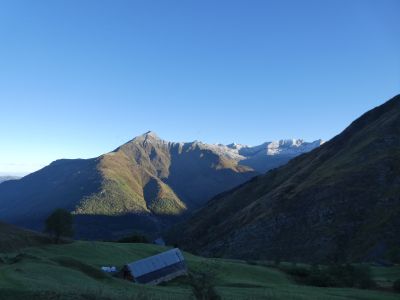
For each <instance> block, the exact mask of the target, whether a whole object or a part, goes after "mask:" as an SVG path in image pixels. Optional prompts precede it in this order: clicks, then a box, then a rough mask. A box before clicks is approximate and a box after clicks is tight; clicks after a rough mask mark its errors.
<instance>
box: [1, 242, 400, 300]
mask: <svg viewBox="0 0 400 300" xmlns="http://www.w3.org/2000/svg"><path fill="white" fill-rule="evenodd" d="M165 250H167V248H165V247H160V246H156V245H149V244H127V243H123V244H120V243H104V242H83V241H80V242H73V243H69V244H63V245H49V246H45V247H33V248H29V249H24V255H19V259H18V260H17V261H15V260H13V258H14V257H15V255H16V253H6V254H1V253H0V258H4V263H3V264H0V278H1V280H0V299H1V300H26V299H29V300H55V299H57V300H61V299H62V300H89V299H96V300H121V299H123V300H138V299H159V300H180V299H182V300H188V299H196V297H195V295H194V293H193V289H192V286H191V283H192V284H193V282H194V281H193V280H188V278H185V277H182V278H177V279H175V280H173V281H171V282H168V283H164V284H162V285H158V286H153V285H139V284H135V283H133V282H130V281H127V280H123V279H120V278H116V277H114V276H111V275H109V274H107V273H103V272H102V271H101V269H100V268H101V267H102V266H116V267H117V268H118V269H121V268H122V267H123V266H124V265H125V264H126V263H127V262H132V261H136V260H138V259H142V258H145V257H148V256H151V255H155V254H157V253H160V252H162V251H165ZM184 257H185V260H186V263H187V267H188V270H189V272H190V273H191V274H194V275H195V278H197V277H200V278H203V277H201V276H200V275H201V274H206V279H205V281H204V282H205V284H207V287H208V286H209V284H210V282H212V285H214V286H215V292H216V293H217V294H218V296H220V298H221V299H224V300H225V299H235V300H248V299H273V300H288V299H290V300H316V299H318V300H320V299H324V300H349V299H357V300H371V299H374V300H398V295H397V294H395V293H392V292H385V291H379V290H361V289H355V288H320V287H312V286H304V285H299V284H296V283H295V282H294V281H293V280H291V279H290V278H288V276H287V275H286V274H285V273H283V272H281V271H279V270H278V269H276V268H270V267H267V266H264V265H255V264H254V263H253V264H251V265H250V264H246V263H245V262H243V261H235V260H223V259H206V258H202V257H198V256H194V255H191V254H189V253H184ZM396 274H399V268H398V267H397V268H396V267H392V268H373V269H372V276H373V279H374V280H376V281H377V283H378V284H379V286H380V287H381V286H382V288H384V287H385V286H391V285H392V283H393V280H395V279H396ZM196 282H199V283H197V286H203V285H200V284H204V283H202V282H203V281H200V280H198V281H196ZM381 283H382V285H381ZM197 294H198V293H197ZM210 298H211V297H207V298H206V297H204V298H203V299H210ZM214 299H216V297H214Z"/></svg>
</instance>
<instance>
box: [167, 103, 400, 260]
mask: <svg viewBox="0 0 400 300" xmlns="http://www.w3.org/2000/svg"><path fill="white" fill-rule="evenodd" d="M175 230H176V232H179V234H176V232H175ZM171 236H172V238H173V239H174V237H175V239H174V240H175V242H178V243H179V245H181V246H183V247H186V249H188V250H191V251H195V252H197V253H200V254H203V255H208V256H213V257H215V256H217V257H228V258H243V259H269V260H271V259H279V260H288V261H307V262H332V261H357V260H358V261H362V260H373V259H377V258H379V259H382V258H383V259H390V255H391V253H393V251H396V249H400V96H396V97H394V98H392V99H391V100H390V101H388V102H386V103H385V104H383V105H381V106H379V107H377V108H374V109H372V110H371V111H369V112H367V113H365V114H364V115H363V116H361V117H360V118H359V119H357V120H356V121H354V122H353V123H352V124H351V125H350V126H349V127H348V128H346V129H345V130H344V131H343V132H342V133H341V134H339V135H337V136H336V137H334V138H333V139H332V140H330V141H329V142H326V143H325V144H323V145H322V146H321V147H319V148H317V149H314V150H313V151H311V152H309V153H306V154H303V155H300V156H298V157H296V158H294V159H293V160H291V161H290V162H289V163H288V164H286V165H284V166H281V167H280V168H277V169H274V170H270V171H269V172H267V173H266V174H265V175H261V176H258V177H255V178H253V179H252V180H250V181H249V182H247V183H245V184H243V185H241V186H239V187H237V188H234V189H232V190H231V191H228V192H225V193H223V194H220V195H218V196H216V197H215V198H214V199H212V200H211V201H209V202H208V203H207V204H206V205H205V207H204V208H202V209H200V210H199V211H197V212H196V213H195V214H194V215H193V216H192V217H191V218H190V219H189V220H188V221H186V222H185V223H183V224H179V226H177V228H175V229H174V230H172V231H171ZM397 251H398V250H397Z"/></svg>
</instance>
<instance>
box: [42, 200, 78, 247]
mask: <svg viewBox="0 0 400 300" xmlns="http://www.w3.org/2000/svg"><path fill="white" fill-rule="evenodd" d="M72 224H73V217H72V214H71V213H70V212H69V211H68V210H66V209H62V208H58V209H56V210H55V211H54V212H53V213H52V214H51V215H50V216H49V217H48V218H47V219H46V229H45V231H46V232H48V233H49V234H51V235H53V236H54V239H55V242H56V244H58V242H59V241H60V238H61V237H72V235H73V234H74V231H73V229H72Z"/></svg>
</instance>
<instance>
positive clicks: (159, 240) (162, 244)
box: [153, 238, 165, 246]
mask: <svg viewBox="0 0 400 300" xmlns="http://www.w3.org/2000/svg"><path fill="white" fill-rule="evenodd" d="M153 244H155V245H159V246H165V241H164V240H163V238H158V239H156V240H154V242H153Z"/></svg>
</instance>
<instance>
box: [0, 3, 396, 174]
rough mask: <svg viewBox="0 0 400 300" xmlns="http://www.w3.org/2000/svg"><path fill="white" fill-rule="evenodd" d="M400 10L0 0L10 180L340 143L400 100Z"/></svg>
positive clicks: (0, 133)
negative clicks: (189, 147)
mask: <svg viewBox="0 0 400 300" xmlns="http://www.w3.org/2000/svg"><path fill="white" fill-rule="evenodd" d="M399 13H400V1H397V0H393V1H389V0H380V1H374V0H372V1H368V0H335V1H306V0H303V1H287V0H283V1H282V0H279V1H278V0H276V1H267V0H260V1H253V0H242V1H234V0H227V1H215V0H212V1H211V0H210V1H204V0H202V1H194V0H182V1H173V0H168V1H162V0H159V1H151V0H146V1H144V0H143V1H133V0H132V1H122V0H117V1H111V0H109V1H100V0H93V1H88V0H75V1H74V0H68V1H67V0H66V1H53V0H52V1H19V0H15V1H1V2H0V128H1V129H0V143H1V147H0V173H26V172H31V171H33V170H35V169H38V168H39V167H42V166H44V165H46V164H48V163H49V162H51V161H52V160H55V159H57V158H77V157H82V158H87V157H93V156H97V155H100V154H102V153H105V152H108V151H110V150H112V149H114V148H116V147H117V146H118V145H120V144H122V143H124V142H126V141H127V140H130V139H131V138H133V137H134V136H136V135H139V134H141V133H143V132H145V131H148V130H153V131H155V132H157V133H158V135H159V136H161V137H163V138H165V139H168V140H173V141H192V140H195V139H197V140H202V141H204V142H209V143H230V142H232V141H235V142H239V143H245V144H251V145H255V144H259V143H261V142H264V141H267V140H275V139H281V138H304V139H306V140H315V139H318V138H322V139H330V138H331V137H333V136H334V135H335V134H337V133H339V132H340V131H341V130H342V129H344V127H346V126H347V125H348V124H349V123H350V122H351V121H352V120H353V119H355V118H356V117H358V116H359V115H360V114H362V113H363V112H365V111H367V110H369V109H370V108H372V107H374V106H376V105H379V104H381V103H383V102H384V101H386V100H388V99H389V98H390V97H392V96H394V95H395V94H397V93H399V90H400V25H399V22H398V16H399Z"/></svg>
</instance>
